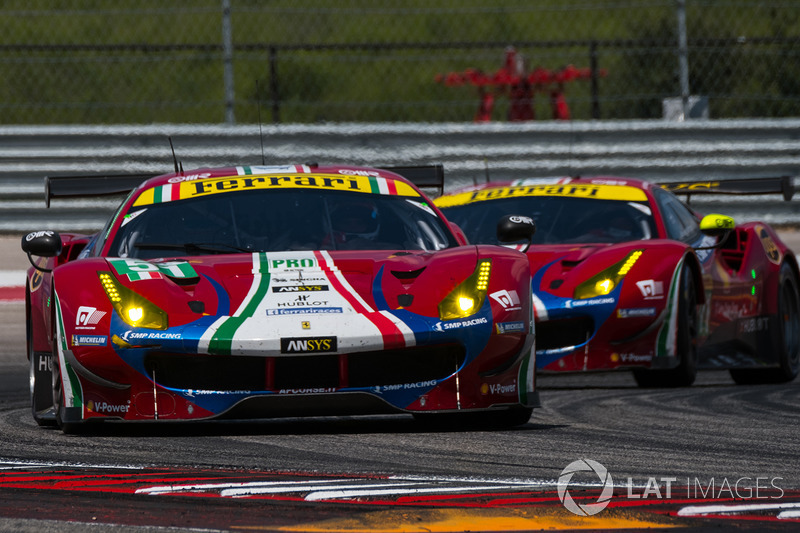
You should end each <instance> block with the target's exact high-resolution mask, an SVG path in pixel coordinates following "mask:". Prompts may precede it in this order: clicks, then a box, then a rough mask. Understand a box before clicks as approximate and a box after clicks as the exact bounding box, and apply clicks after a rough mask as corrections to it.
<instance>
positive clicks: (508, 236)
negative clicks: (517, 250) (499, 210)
mask: <svg viewBox="0 0 800 533" xmlns="http://www.w3.org/2000/svg"><path fill="white" fill-rule="evenodd" d="M534 233H536V223H535V222H534V221H533V219H532V218H531V217H526V216H521V215H506V216H504V217H502V218H501V219H500V220H499V222H497V240H498V241H500V242H507V243H512V242H518V241H528V244H527V245H526V246H525V249H524V250H522V251H523V252H527V251H528V248H529V247H530V245H531V241H532V240H533V235H534Z"/></svg>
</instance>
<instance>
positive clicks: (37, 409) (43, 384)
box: [25, 316, 56, 426]
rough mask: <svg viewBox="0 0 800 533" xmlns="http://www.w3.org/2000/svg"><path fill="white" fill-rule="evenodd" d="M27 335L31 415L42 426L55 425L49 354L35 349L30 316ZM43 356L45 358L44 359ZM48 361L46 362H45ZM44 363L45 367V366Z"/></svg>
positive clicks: (27, 323) (26, 328) (26, 326)
mask: <svg viewBox="0 0 800 533" xmlns="http://www.w3.org/2000/svg"><path fill="white" fill-rule="evenodd" d="M25 337H26V341H27V350H28V382H29V385H30V398H31V415H32V416H33V420H34V421H35V422H36V423H37V424H38V425H40V426H55V425H56V418H55V413H54V412H53V395H52V393H51V386H50V383H51V381H52V377H51V373H50V366H51V361H50V357H49V355H48V354H42V353H39V352H34V351H33V327H32V321H31V318H30V316H28V317H27V320H26V321H25ZM42 358H45V359H44V360H43V359H42ZM45 361H46V363H45ZM43 363H45V364H44V368H43Z"/></svg>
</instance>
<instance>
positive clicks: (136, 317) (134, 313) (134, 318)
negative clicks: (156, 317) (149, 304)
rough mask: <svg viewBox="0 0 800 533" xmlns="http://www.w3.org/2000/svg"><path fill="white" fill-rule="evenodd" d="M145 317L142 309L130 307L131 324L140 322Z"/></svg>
mask: <svg viewBox="0 0 800 533" xmlns="http://www.w3.org/2000/svg"><path fill="white" fill-rule="evenodd" d="M143 316H144V309H142V308H141V307H129V308H128V318H129V319H130V321H131V322H134V323H136V322H139V321H140V320H141V319H142V317H143Z"/></svg>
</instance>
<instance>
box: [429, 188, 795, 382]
mask: <svg viewBox="0 0 800 533" xmlns="http://www.w3.org/2000/svg"><path fill="white" fill-rule="evenodd" d="M669 188H670V189H674V190H675V191H676V192H682V193H686V194H689V193H701V192H710V191H717V192H723V193H742V194H745V193H763V192H784V194H786V192H787V191H789V197H791V192H793V191H791V190H790V184H789V186H788V187H787V183H786V180H761V181H759V180H743V181H740V180H736V181H723V182H712V183H709V184H698V183H692V184H687V183H674V184H672V185H671V186H669ZM436 204H437V205H438V206H439V207H440V208H441V209H442V211H443V212H444V214H445V216H446V217H447V218H448V219H449V220H450V221H452V222H455V223H456V224H458V225H459V226H460V227H461V228H462V229H463V231H464V232H465V234H466V235H467V237H468V238H469V240H470V241H471V242H479V243H496V242H498V239H497V235H496V232H495V227H496V224H495V220H497V218H498V217H499V216H500V215H501V214H506V213H516V214H523V215H525V216H527V217H530V218H531V219H533V220H534V221H535V223H536V226H537V229H536V234H535V237H534V239H533V242H532V244H531V245H530V247H529V248H527V247H525V249H527V254H528V257H529V258H530V261H531V272H532V276H533V286H532V288H533V299H534V306H535V314H536V317H535V318H536V333H537V339H536V360H537V365H538V368H539V369H541V370H544V371H587V370H589V371H590V370H613V369H621V368H628V369H633V371H634V375H635V377H636V380H637V382H638V383H639V385H641V386H683V385H689V384H691V383H692V382H693V381H694V379H695V375H696V372H697V368H698V367H700V368H724V369H730V373H731V375H732V376H733V378H734V380H735V381H737V382H739V383H752V382H770V381H788V380H792V379H794V377H795V376H796V375H797V373H798V369H800V353H799V346H800V315H799V314H798V267H797V259H796V256H795V255H794V253H792V252H791V251H790V250H789V249H788V248H787V247H786V246H785V245H784V243H782V242H781V240H780V239H779V238H778V236H777V235H776V234H775V232H774V231H773V230H772V228H770V226H768V225H767V224H764V223H761V222H749V223H746V224H741V225H736V224H735V223H734V221H733V219H732V218H730V217H726V216H723V215H708V216H706V217H700V216H699V215H698V214H697V213H695V211H693V210H692V209H691V208H689V207H688V205H687V204H685V203H683V202H682V201H681V200H679V199H678V197H676V195H675V194H673V193H672V192H670V191H668V190H667V189H666V188H664V187H661V186H658V185H655V184H652V183H649V182H646V181H640V180H635V179H628V178H616V177H595V178H581V179H577V178H575V179H574V178H557V179H530V180H521V181H517V182H509V183H488V184H485V185H480V186H475V187H471V188H468V189H466V190H461V191H457V192H454V193H452V194H448V195H445V196H442V197H439V198H438V199H437V200H436ZM518 247H519V248H522V247H521V246H518Z"/></svg>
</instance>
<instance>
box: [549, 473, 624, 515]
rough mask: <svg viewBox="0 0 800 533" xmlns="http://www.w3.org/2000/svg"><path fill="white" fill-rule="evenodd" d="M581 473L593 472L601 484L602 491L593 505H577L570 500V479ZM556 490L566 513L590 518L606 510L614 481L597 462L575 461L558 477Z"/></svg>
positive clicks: (612, 492)
mask: <svg viewBox="0 0 800 533" xmlns="http://www.w3.org/2000/svg"><path fill="white" fill-rule="evenodd" d="M581 472H594V473H595V475H597V477H598V478H599V479H600V482H601V483H602V484H603V490H602V492H601V493H600V497H599V498H598V500H597V501H596V502H595V503H584V504H580V503H577V502H576V501H575V500H573V499H572V496H571V495H570V493H569V488H570V482H571V481H572V477H573V476H574V475H575V474H579V473H581ZM575 484H577V483H573V485H575ZM581 484H583V483H581ZM595 484H596V482H592V485H595ZM557 488H558V499H560V500H561V503H563V504H564V507H566V508H567V510H568V511H570V512H572V513H574V514H576V515H579V516H592V515H594V514H597V513H599V512H600V511H602V510H603V509H605V508H606V506H607V505H608V503H609V502H610V501H611V497H612V496H613V495H614V481H613V480H612V479H611V474H609V473H608V470H606V467H604V466H603V465H601V464H600V463H598V462H597V461H592V460H591V459H578V460H577V461H574V462H572V463H570V464H569V465H567V467H566V468H565V469H564V470H563V471H562V472H561V475H560V476H559V477H558V486H557Z"/></svg>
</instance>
